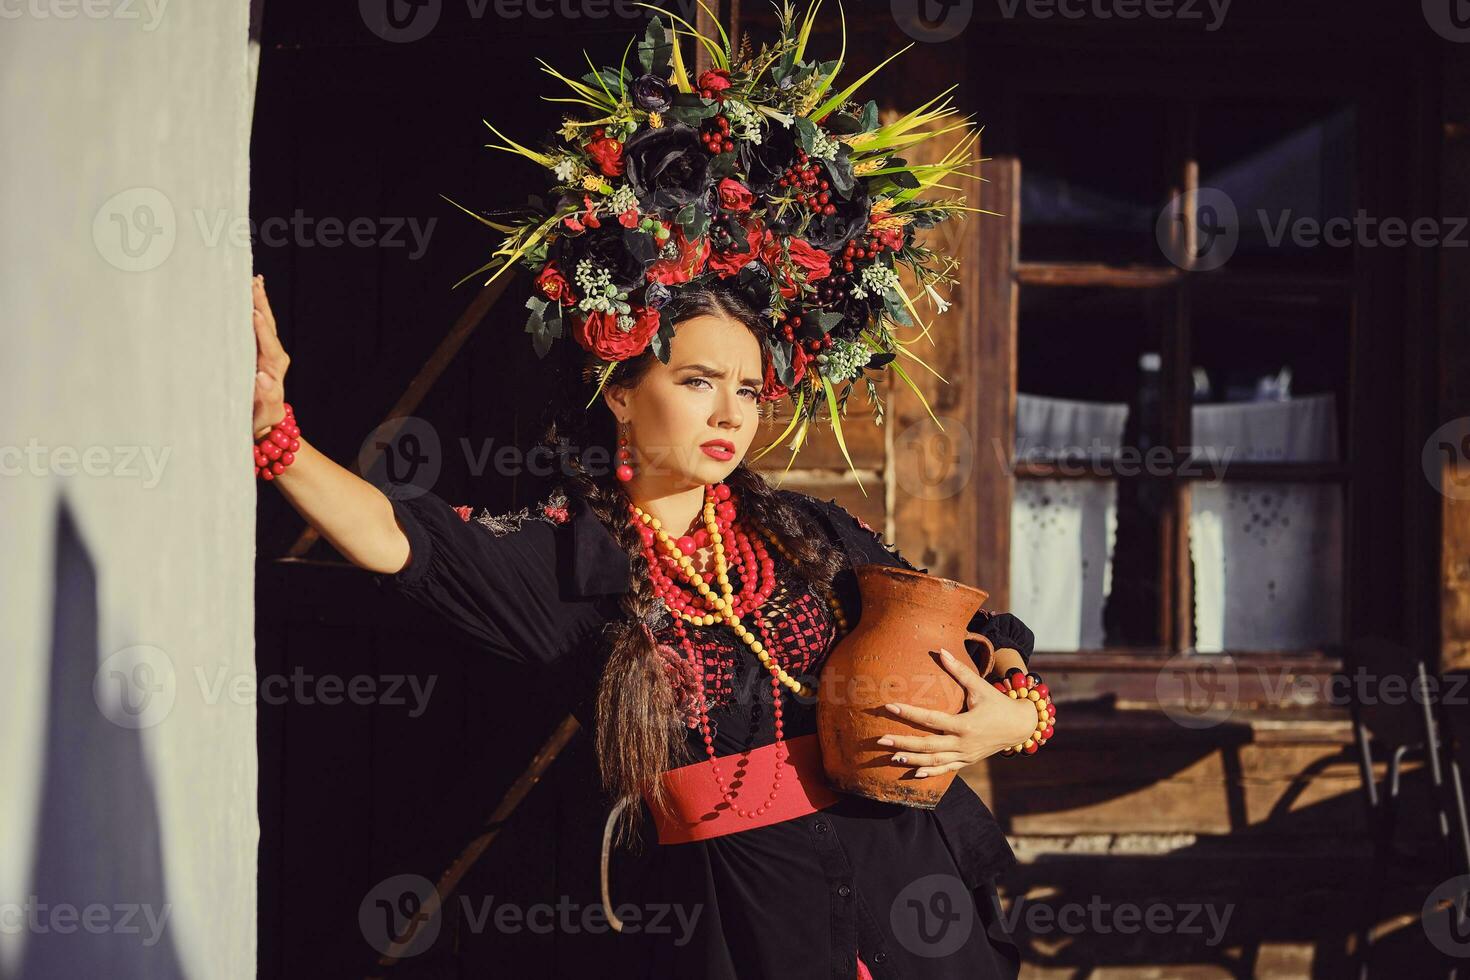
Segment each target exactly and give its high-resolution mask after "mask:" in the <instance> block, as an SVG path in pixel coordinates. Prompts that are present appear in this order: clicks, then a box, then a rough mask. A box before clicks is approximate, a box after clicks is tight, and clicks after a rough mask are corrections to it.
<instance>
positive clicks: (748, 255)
mask: <svg viewBox="0 0 1470 980" xmlns="http://www.w3.org/2000/svg"><path fill="white" fill-rule="evenodd" d="M765 241H766V231H765V229H764V228H762V227H761V226H760V223H759V222H755V221H753V222H751V224H750V227H749V228H747V229H745V251H743V252H712V253H710V257H709V267H710V268H711V269H714V270H715V271H716V272H718V273H719V274H720V278H721V279H723V278H724V277H726V276H733V275H735V274H736V273H738V272H739V271H740V270H741V269H743V268H745V266H746V263H748V262H750V261H751V260H753V259H754V258H755V257H756V253H757V252H759V251H760V250H761V245H762V244H763V243H764V242H765Z"/></svg>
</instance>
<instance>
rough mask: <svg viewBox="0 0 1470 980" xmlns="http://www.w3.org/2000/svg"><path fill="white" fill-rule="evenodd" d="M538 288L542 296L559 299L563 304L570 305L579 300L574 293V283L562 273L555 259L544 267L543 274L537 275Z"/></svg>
mask: <svg viewBox="0 0 1470 980" xmlns="http://www.w3.org/2000/svg"><path fill="white" fill-rule="evenodd" d="M536 288H537V289H539V290H540V291H541V295H542V296H545V297H546V298H547V299H549V300H555V301H558V302H560V303H561V304H562V305H563V306H570V305H571V304H573V303H575V302H576V301H577V300H576V297H574V296H573V295H572V284H571V283H569V282H567V277H566V276H564V275H562V274H561V270H560V269H558V268H557V267H556V263H555V262H554V261H553V262H548V263H546V265H545V266H543V267H542V269H541V274H540V275H538V276H537V277H536Z"/></svg>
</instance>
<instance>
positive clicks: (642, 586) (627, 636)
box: [546, 287, 841, 841]
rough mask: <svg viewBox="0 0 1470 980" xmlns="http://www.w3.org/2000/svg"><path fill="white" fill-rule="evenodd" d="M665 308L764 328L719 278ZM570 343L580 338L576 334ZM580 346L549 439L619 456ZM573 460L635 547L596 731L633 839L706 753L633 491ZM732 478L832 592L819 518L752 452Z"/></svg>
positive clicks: (623, 835)
mask: <svg viewBox="0 0 1470 980" xmlns="http://www.w3.org/2000/svg"><path fill="white" fill-rule="evenodd" d="M662 312H663V315H664V317H666V318H671V320H672V322H673V323H674V324H676V326H677V324H679V323H681V322H683V321H685V320H688V319H691V318H693V317H696V316H721V317H726V318H729V319H732V320H735V321H736V322H738V323H740V324H742V325H744V326H745V327H746V328H748V329H749V330H750V332H751V333H752V334H754V335H755V337H756V339H757V340H761V338H762V337H763V335H764V330H765V326H764V323H763V321H762V320H761V318H760V316H759V315H758V314H757V313H756V312H755V311H754V310H752V309H751V308H750V306H749V305H748V304H747V303H746V302H745V301H744V300H743V298H741V297H740V296H739V295H737V294H736V293H733V292H731V291H728V290H724V289H721V288H719V287H705V288H694V289H690V290H688V291H685V292H680V293H678V294H676V295H675V297H674V298H673V299H671V300H670V301H669V304H668V305H667V306H666V307H665V308H664V309H663V311H662ZM562 346H564V347H567V348H573V347H575V345H574V344H565V345H562ZM577 351H580V348H577ZM564 356H565V355H564ZM575 356H576V357H577V360H576V363H575V364H570V363H566V364H565V366H564V372H565V373H566V374H567V375H568V376H567V377H564V378H563V383H562V384H560V385H559V386H558V390H560V391H563V392H566V393H568V394H569V395H570V398H569V400H568V402H567V403H566V404H565V405H562V406H560V407H559V409H558V411H557V414H555V415H554V416H553V418H552V420H551V423H550V425H549V426H548V427H547V431H546V437H547V440H548V441H552V442H556V441H562V442H563V443H564V444H566V443H569V444H570V446H571V447H572V449H573V451H574V452H575V453H580V451H581V450H582V449H585V448H587V447H592V446H597V447H604V448H605V449H606V455H605V457H604V458H606V459H609V460H610V459H611V458H612V456H613V450H614V448H615V446H616V442H617V421H616V419H615V418H614V417H613V414H612V412H611V411H610V410H609V409H608V407H607V405H606V403H605V402H604V401H603V400H602V398H601V396H598V398H597V400H596V401H595V403H594V404H592V406H591V407H589V408H585V409H584V407H583V406H586V405H587V402H588V400H589V398H590V397H591V395H592V392H593V391H594V390H596V382H595V380H593V381H590V382H589V381H587V380H586V379H587V377H588V376H589V375H592V374H595V371H593V370H591V369H592V368H594V367H595V365H596V364H597V361H596V358H594V357H592V356H591V355H586V356H581V355H580V354H577V355H575ZM654 357H655V355H654V353H653V352H652V350H651V349H650V350H647V351H644V352H643V353H642V354H640V355H638V356H637V357H633V358H630V359H629V360H627V361H623V362H621V363H619V365H618V367H617V369H616V370H615V371H614V373H613V374H612V376H611V377H610V378H609V379H608V382H607V383H608V384H609V385H619V386H623V387H629V388H631V387H634V386H636V385H637V384H638V382H639V381H640V380H641V379H642V378H643V377H644V375H645V374H647V372H648V371H649V369H650V368H651V367H652V366H653V358H654ZM761 357H762V366H763V367H764V362H765V360H766V358H768V357H769V354H768V352H767V350H766V345H765V343H764V342H763V341H762V343H761ZM579 382H580V383H579ZM573 459H574V460H575V459H576V456H575V455H574V456H573ZM572 470H573V473H574V475H573V476H571V477H570V478H569V479H568V480H567V481H566V483H565V484H564V489H565V491H566V493H567V494H568V496H569V497H570V496H579V497H581V498H582V499H583V500H585V501H586V503H587V504H588V506H589V507H590V509H591V511H592V513H594V514H596V515H597V518H598V520H600V521H602V523H603V524H604V525H605V526H606V527H607V529H608V531H609V532H611V534H612V536H613V538H614V539H615V540H616V541H617V542H618V544H619V545H621V546H622V548H623V549H624V550H625V551H626V552H627V553H628V558H629V562H630V566H631V569H632V583H633V584H632V588H631V589H630V590H629V591H628V592H627V594H625V595H624V596H623V597H622V600H621V607H622V611H623V614H624V615H623V618H622V619H620V620H614V621H612V622H610V623H609V624H608V626H607V629H606V632H605V634H604V635H605V639H606V644H607V661H606V664H605V666H604V668H603V672H602V677H601V680H600V682H599V685H598V691H597V704H596V731H595V732H594V733H593V737H594V740H595V745H596V751H597V762H598V768H599V771H600V773H601V776H602V784H603V789H604V790H605V791H606V792H607V793H608V794H610V796H611V797H612V801H613V802H614V803H619V802H625V803H628V804H631V805H629V806H625V807H623V809H622V814H621V819H620V820H619V821H618V823H619V834H618V839H619V840H620V841H633V840H635V839H636V831H637V827H638V821H637V820H636V819H635V818H637V817H638V815H639V813H640V810H639V808H638V806H637V803H638V801H639V798H640V797H642V796H644V795H645V794H646V796H647V797H648V799H649V800H650V801H651V802H653V803H654V804H655V805H658V804H659V803H661V802H662V801H663V800H664V799H665V796H664V787H663V781H662V779H661V778H660V775H661V774H662V773H663V772H664V770H665V769H667V768H669V767H670V765H671V764H673V765H679V764H683V761H697V760H694V759H689V758H688V757H687V756H686V755H685V752H686V751H687V742H686V741H685V740H686V733H687V729H686V728H685V726H684V723H683V721H682V719H680V718H679V717H678V714H677V711H676V708H675V705H674V695H673V689H672V687H671V685H670V683H669V680H668V676H667V674H666V672H665V668H664V664H663V660H662V657H661V655H660V654H659V652H658V650H657V648H656V646H655V645H654V643H653V641H652V634H651V633H650V632H649V631H648V629H646V626H647V625H648V624H650V623H653V622H656V621H658V620H659V619H660V618H661V615H660V614H661V613H662V612H663V601H662V600H661V599H659V598H658V597H657V595H656V594H655V593H654V589H653V583H652V581H651V580H650V578H649V575H648V563H647V561H646V560H645V558H644V557H643V550H642V542H641V539H640V538H639V535H638V531H637V530H636V529H635V528H634V527H633V525H632V524H631V523H630V521H629V520H628V497H627V494H626V493H625V492H624V490H623V487H622V484H621V483H620V482H619V481H618V480H617V478H616V477H615V476H614V474H613V467H612V465H611V464H609V465H606V466H602V467H596V468H585V467H583V466H581V465H580V463H579V462H574V463H573V464H572ZM725 482H726V483H727V484H728V485H729V486H730V488H731V489H732V490H734V491H735V494H736V496H737V497H738V498H739V500H740V516H741V521H742V522H743V523H746V525H747V526H755V527H762V528H765V529H766V530H768V531H770V532H772V533H773V534H775V535H776V536H777V537H778V538H780V540H781V542H782V544H783V545H784V546H785V547H786V549H787V551H788V552H790V554H791V555H792V557H793V558H794V559H795V564H796V566H797V570H798V572H799V573H800V574H801V575H802V577H803V578H804V579H806V581H807V582H808V584H809V585H810V586H811V587H812V588H813V589H814V590H815V591H816V592H817V594H818V595H819V596H820V597H822V598H823V599H824V600H825V599H826V597H827V596H828V595H829V594H830V592H831V588H832V579H833V576H834V575H835V574H836V573H837V570H838V569H839V568H840V567H841V562H840V558H839V556H838V555H837V553H836V552H835V551H834V549H831V548H828V547H824V546H823V545H822V544H821V542H823V541H825V540H826V539H825V538H824V537H823V536H822V535H821V534H820V533H818V532H817V530H816V529H815V528H814V527H813V526H812V525H811V523H810V518H808V517H807V515H805V514H804V513H802V512H801V511H799V510H798V509H797V508H795V507H793V506H792V505H791V504H789V503H788V502H787V501H785V500H784V499H782V498H781V497H780V496H779V495H778V494H777V493H776V492H775V490H774V489H773V488H772V487H771V486H770V485H769V484H767V483H766V481H765V480H764V478H762V477H761V475H760V474H759V473H757V472H756V471H755V470H753V469H751V468H750V467H749V466H748V465H746V463H745V461H743V460H742V461H741V463H740V464H739V465H738V466H737V467H736V468H735V470H734V471H733V472H732V473H731V474H730V475H729V476H728V477H727V478H726V480H725ZM680 760H683V761H680Z"/></svg>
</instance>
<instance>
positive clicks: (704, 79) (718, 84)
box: [697, 68, 730, 99]
mask: <svg viewBox="0 0 1470 980" xmlns="http://www.w3.org/2000/svg"><path fill="white" fill-rule="evenodd" d="M697 85H698V88H699V94H700V95H703V96H704V97H705V98H707V99H708V98H719V97H720V93H722V92H724V91H725V89H727V88H729V87H730V73H729V72H727V71H725V70H724V69H723V68H712V69H710V70H709V71H707V72H704V73H703V74H701V75H700V76H699V79H698V82H697ZM706 93H708V94H706Z"/></svg>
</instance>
